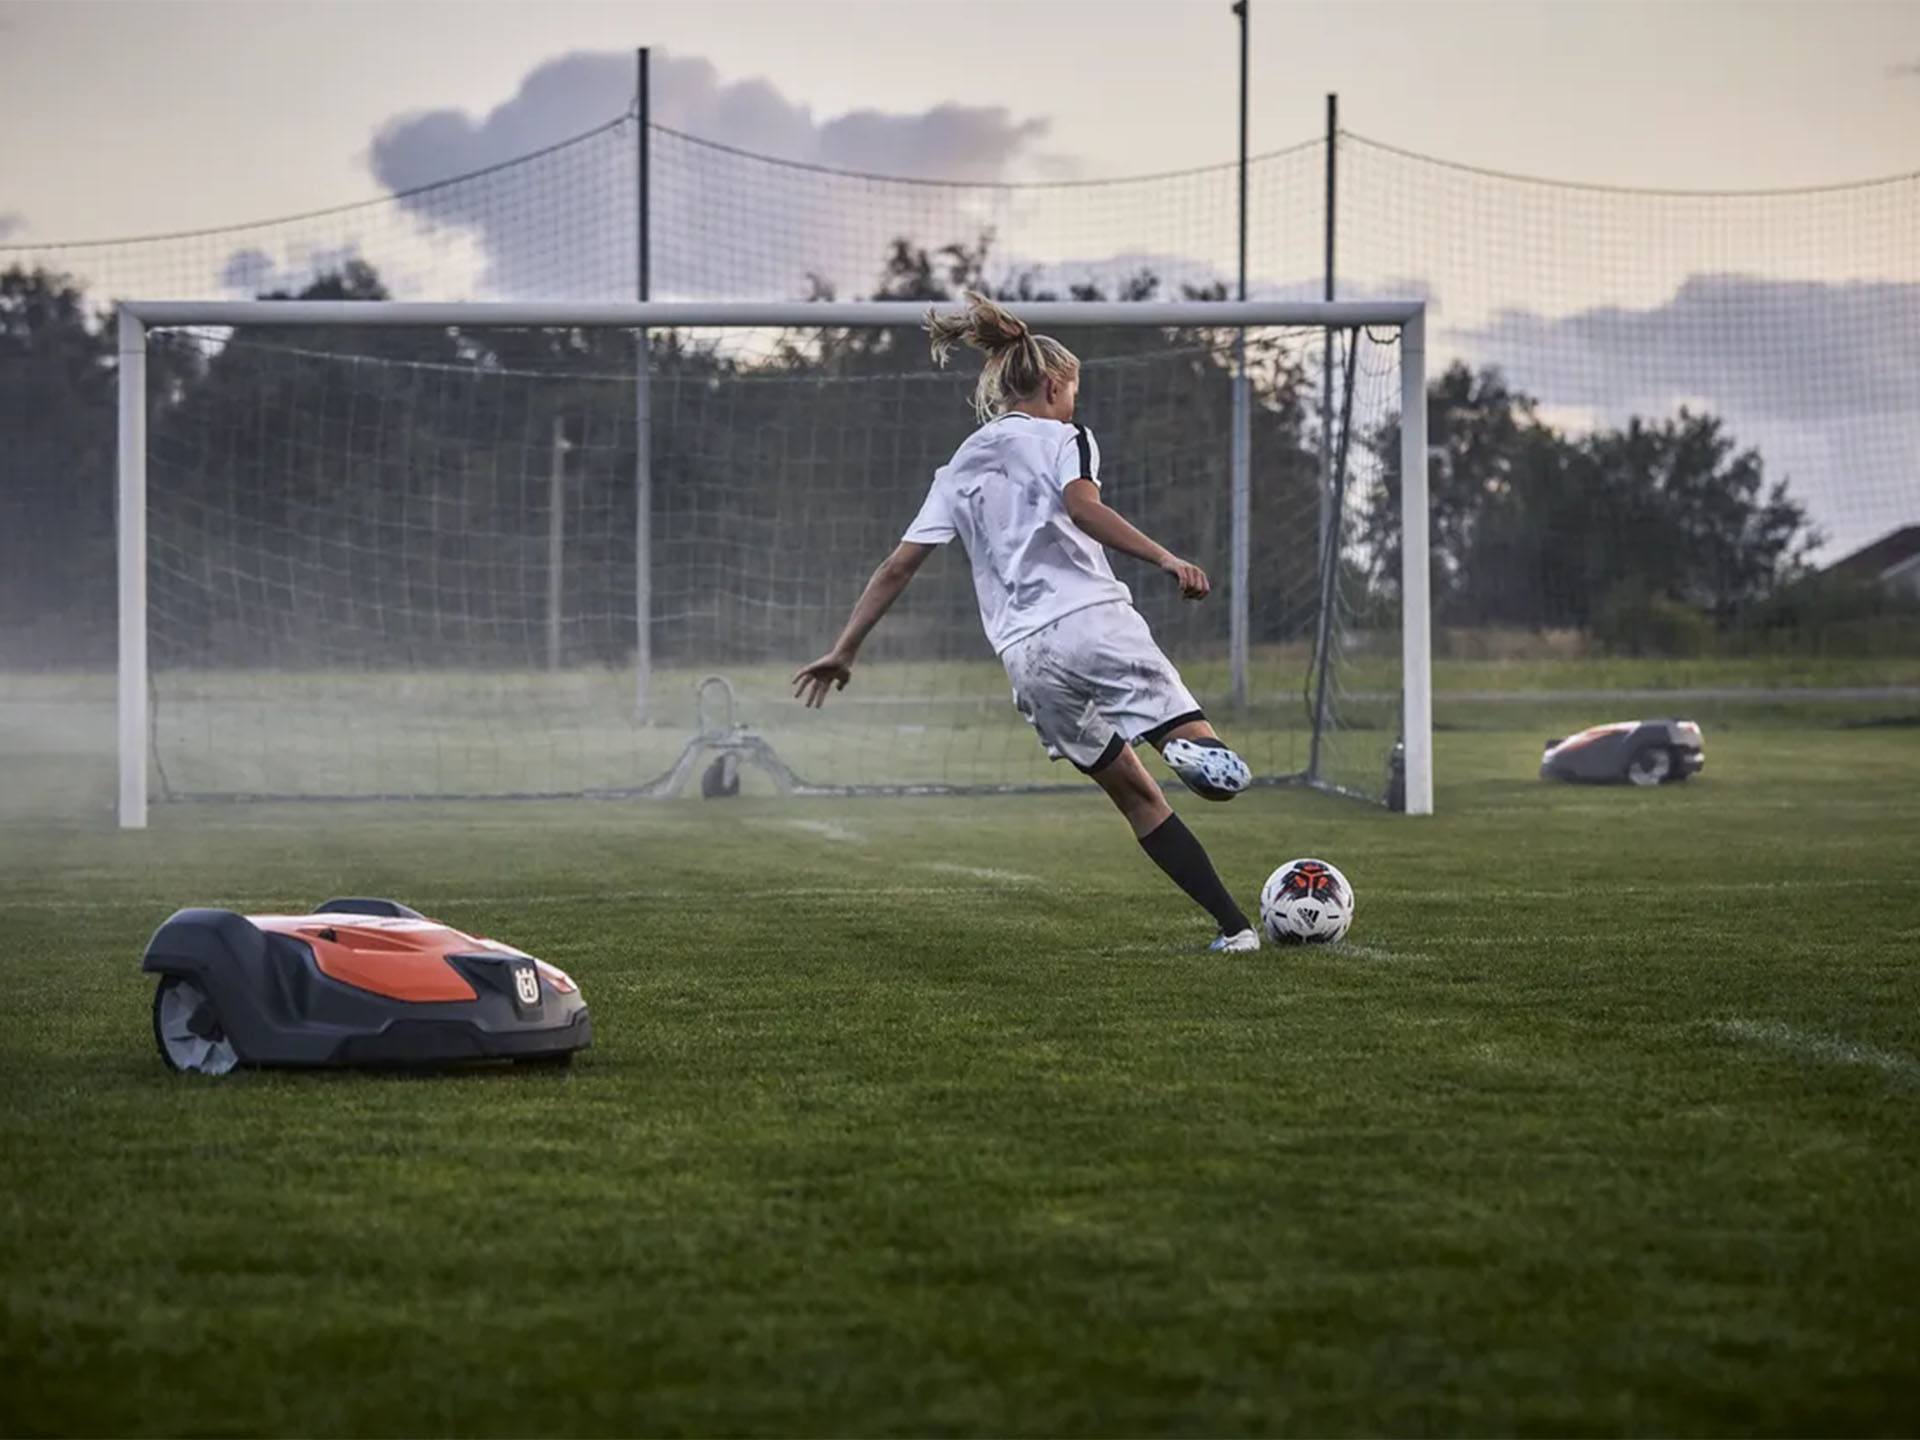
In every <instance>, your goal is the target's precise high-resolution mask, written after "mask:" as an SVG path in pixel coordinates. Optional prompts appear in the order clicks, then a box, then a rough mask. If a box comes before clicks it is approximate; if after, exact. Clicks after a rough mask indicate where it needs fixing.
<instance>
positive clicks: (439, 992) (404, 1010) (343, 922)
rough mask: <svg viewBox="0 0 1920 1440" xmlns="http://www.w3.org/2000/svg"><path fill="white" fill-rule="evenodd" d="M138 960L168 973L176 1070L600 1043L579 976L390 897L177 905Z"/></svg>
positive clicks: (563, 1054) (521, 1051) (559, 1058)
mask: <svg viewBox="0 0 1920 1440" xmlns="http://www.w3.org/2000/svg"><path fill="white" fill-rule="evenodd" d="M140 968H141V969H142V970H147V971H151V972H152V973H154V974H156V975H158V976H159V977H160V983H159V985H158V987H157V988H156V989H155V990H154V993H153V1038H154V1040H155V1042H156V1043H157V1044H158V1045H159V1047H160V1058H161V1059H163V1060H165V1061H166V1063H167V1065H168V1066H169V1068H171V1069H174V1070H180V1071H191V1072H195V1073H198V1074H205V1075H224V1074H226V1073H227V1072H228V1071H230V1070H232V1069H234V1068H235V1067H236V1066H240V1065H272V1066H345V1065H380V1066H389V1065H452V1064H459V1063H462V1062H467V1061H481V1060H506V1061H522V1062H529V1061H540V1062H547V1063H561V1064H564V1063H566V1062H568V1061H570V1060H572V1058H573V1056H574V1054H575V1052H576V1051H580V1050H584V1049H586V1048H587V1046H589V1045H590V1044H592V1043H593V1021H592V1020H591V1019H590V1018H589V1016H588V1014H587V1004H586V1000H585V999H584V998H583V997H582V996H581V994H580V987H579V986H578V985H576V984H575V983H574V982H573V978H572V977H571V976H570V975H568V974H567V973H566V972H565V971H564V970H562V969H560V968H559V967H558V966H557V965H549V964H548V963H547V962H546V961H544V960H536V959H534V958H533V956H531V955H528V954H527V953H526V952H525V951H522V950H516V949H514V948H513V946H511V945H503V944H502V943H501V942H499V941H498V940H485V939H481V938H479V937H478V936H473V935H468V934H465V933H463V932H462V931H459V930H455V929H454V928H453V927H452V926H450V925H443V924H441V923H440V922H439V921H437V920H429V919H427V917H426V916H424V915H422V914H420V912H419V911H417V910H411V909H408V908H407V907H406V906H405V905H402V904H400V903H398V902H397V901H393V900H363V899H339V900H329V901H327V902H326V903H325V904H324V905H321V906H319V907H318V908H317V909H316V910H315V911H314V912H313V913H312V914H311V915H237V914H235V913H234V912H233V911H231V910H198V909H196V910H180V911H176V912H175V913H174V914H173V915H172V916H171V917H170V918H169V919H168V920H167V922H166V923H165V924H164V925H162V926H161V927H160V928H159V929H158V930H156V931H154V933H153V939H152V940H150V941H149V942H148V943H147V952H146V956H145V958H144V959H143V960H142V961H141V965H140Z"/></svg>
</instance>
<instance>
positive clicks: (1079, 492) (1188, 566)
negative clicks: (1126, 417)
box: [1064, 480, 1213, 600]
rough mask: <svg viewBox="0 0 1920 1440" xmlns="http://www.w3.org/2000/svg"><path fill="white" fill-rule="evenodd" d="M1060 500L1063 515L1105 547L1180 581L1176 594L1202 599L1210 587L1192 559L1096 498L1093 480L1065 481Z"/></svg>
mask: <svg viewBox="0 0 1920 1440" xmlns="http://www.w3.org/2000/svg"><path fill="white" fill-rule="evenodd" d="M1064 499H1065V502H1066V507H1067V515H1068V517H1069V518H1070V519H1071V520H1072V521H1073V523H1074V524H1076V525H1078V526H1079V527H1080V528H1081V529H1082V530H1084V531H1085V532H1086V533H1087V534H1089V535H1091V536H1092V537H1093V538H1094V539H1096V540H1098V541H1099V542H1100V543H1101V544H1102V545H1105V546H1106V547H1107V548H1108V549H1109V550H1118V551H1119V552H1120V553H1121V554H1122V555H1131V556H1133V558H1134V559H1136V560H1144V561H1146V562H1147V563H1148V564H1149V565H1158V566H1159V567H1160V568H1161V569H1162V570H1164V571H1166V572H1167V574H1169V575H1171V576H1173V578H1174V579H1175V580H1177V581H1179V582H1180V593H1181V594H1182V595H1184V596H1186V597H1187V599H1189V600H1203V599H1205V598H1206V595H1207V592H1208V591H1209V590H1211V589H1212V588H1213V582H1212V581H1210V580H1208V579H1207V572H1206V571H1204V570H1202V569H1201V568H1200V567H1199V566H1198V565H1195V564H1194V563H1193V562H1192V561H1189V560H1182V559H1181V558H1180V557H1179V556H1178V555H1176V554H1174V553H1173V552H1172V551H1171V550H1169V549H1167V547H1166V546H1164V545H1162V544H1161V543H1160V542H1159V541H1157V540H1155V539H1154V538H1153V537H1152V536H1150V535H1148V534H1146V533H1145V532H1144V531H1141V530H1138V529H1136V528H1134V526H1133V525H1131V524H1129V523H1128V521H1127V518H1126V517H1125V516H1124V515H1122V514H1121V513H1120V512H1119V511H1117V510H1113V509H1109V508H1108V506H1107V503H1106V501H1104V500H1102V499H1101V498H1100V487H1099V486H1098V485H1096V484H1094V483H1093V481H1091V480H1072V481H1069V482H1068V483H1067V487H1066V490H1065V492H1064Z"/></svg>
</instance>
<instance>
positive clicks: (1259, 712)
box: [119, 301, 1433, 827]
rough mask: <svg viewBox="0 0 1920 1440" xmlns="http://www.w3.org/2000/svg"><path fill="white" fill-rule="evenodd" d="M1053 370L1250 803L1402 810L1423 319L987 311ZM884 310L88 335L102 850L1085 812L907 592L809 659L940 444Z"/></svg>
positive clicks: (1418, 661)
mask: <svg viewBox="0 0 1920 1440" xmlns="http://www.w3.org/2000/svg"><path fill="white" fill-rule="evenodd" d="M1016 308H1017V309H1018V310H1019V312H1020V313H1021V314H1022V315H1023V316H1024V317H1025V318H1026V319H1027V320H1028V321H1029V322H1030V323H1031V324H1033V325H1034V326H1035V327H1036V328H1037V329H1040V330H1043V331H1045V332H1047V333H1051V334H1055V335H1058V336H1059V337H1060V338H1061V339H1062V340H1063V341H1064V342H1065V343H1066V344H1067V345H1069V346H1070V347H1071V348H1072V349H1073V350H1074V351H1075V352H1076V353H1077V354H1078V355H1079V356H1080V357H1081V360H1082V367H1083V368H1082V379H1081V390H1080V401H1079V413H1080V418H1081V419H1082V420H1083V421H1084V422H1085V423H1086V424H1087V425H1088V426H1089V427H1090V428H1091V429H1092V430H1093V431H1094V433H1095V435H1096V436H1097V438H1098V441H1099V445H1100V449H1101V452H1102V457H1103V463H1102V480H1103V489H1104V494H1105V497H1106V499H1107V501H1108V503H1110V504H1112V505H1113V506H1115V507H1116V508H1117V509H1119V510H1120V511H1121V512H1122V513H1123V514H1125V515H1127V516H1128V517H1129V518H1131V519H1133V520H1134V521H1136V522H1137V523H1138V524H1140V525H1141V526H1142V527H1143V528H1144V529H1146V530H1147V531H1148V532H1149V533H1150V534H1152V535H1154V536H1155V537H1156V538H1157V539H1160V540H1161V541H1163V542H1164V543H1165V544H1167V545H1168V546H1169V547H1171V548H1172V549H1174V550H1175V551H1176V552H1178V553H1180V554H1182V555H1184V556H1186V557H1188V558H1190V559H1193V560H1195V561H1197V562H1198V563H1200V564H1201V565H1203V566H1205V567H1206V568H1207V569H1208V570H1209V571H1210V572H1211V574H1212V575H1213V577H1214V584H1215V590H1214V594H1213V596H1212V597H1210V598H1209V599H1208V600H1207V601H1205V602H1202V603H1197V604H1196V603H1192V602H1186V601H1182V600H1181V599H1180V598H1179V596H1178V594H1177V592H1176V591H1175V589H1174V587H1173V586H1172V585H1171V583H1170V582H1168V581H1167V580H1166V577H1164V576H1162V575H1160V574H1158V573H1157V572H1154V571H1152V570H1150V569H1148V568H1146V567H1143V566H1139V565H1136V564H1135V563H1134V562H1132V561H1130V560H1126V559H1124V558H1116V561H1115V565H1116V570H1117V573H1119V575H1120V578H1121V579H1122V580H1124V581H1125V582H1126V583H1127V584H1129V585H1130V586H1131V587H1132V589H1133V593H1134V597H1135V602H1136V604H1137V605H1138V606H1139V608H1140V609H1141V610H1142V612H1143V613H1144V614H1145V615H1146V617H1147V619H1148V621H1149V622H1150V623H1151V625H1152V627H1153V629H1154V632H1155V634H1156V636H1157V637H1158V639H1159V640H1160V643H1161V645H1162V648H1164V649H1165V650H1166V651H1167V653H1168V654H1169V655H1170V656H1171V657H1172V658H1173V660H1174V661H1175V663H1176V664H1177V665H1178V666H1179V667H1180V668H1181V671H1182V673H1183V674H1184V676H1185V678H1186V679H1187V681H1188V684H1189V686H1190V687H1191V688H1192V689H1193V690H1194V691H1195V692H1196V693H1197V695H1198V696H1199V698H1200V699H1201V702H1202V703H1203V704H1204V705H1205V706H1206V707H1207V709H1208V711H1209V713H1210V715H1212V717H1213V718H1214V719H1215V721H1216V723H1217V724H1218V725H1219V726H1220V728H1221V730H1222V731H1223V732H1224V733H1226V734H1227V735H1228V736H1229V737H1230V739H1231V740H1232V741H1233V743H1234V744H1235V746H1236V747H1237V748H1238V749H1239V750H1240V752H1241V753H1242V754H1243V755H1245V756H1246V758H1247V759H1248V761H1249V763H1250V764H1251V765H1252V766H1253V768H1254V770H1255V773H1256V775H1257V776H1258V777H1259V778H1260V779H1261V780H1264V781H1267V782H1272V783H1302V784H1310V785H1317V786H1322V787H1326V788H1331V789H1336V790H1340V791H1344V792H1349V793H1352V794H1355V795H1358V796H1363V797H1366V798H1369V799H1372V800H1376V801H1380V802H1382V803H1388V804H1393V805H1395V806H1396V807H1398V808H1404V809H1405V810H1406V811H1408V812H1410V813H1414V814H1423V813H1427V812H1429V811H1430V810H1431V809H1432V803H1433V801H1432V793H1433V791H1432V783H1433V782H1432V747H1431V724H1430V697H1429V689H1430V681H1429V668H1428V616H1427V594H1428V587H1427V526H1426V521H1425V515H1426V509H1427V503H1426V490H1427V485H1426V467H1425V463H1424V456H1425V451H1426V409H1425V404H1424V380H1425V377H1424V366H1423V363H1422V356H1423V339H1422V335H1423V322H1424V312H1423V309H1422V306H1421V305H1420V304H1419V303H1418V302H1367V303H1338V304H1266V303H1247V304H1240V303H1232V302H1191V303H1170V304H1159V303H1155V304H1122V303H1103V302H1092V303H1072V302H1066V303H1059V302H1044V303H1033V304H1026V305H1017V306H1016ZM924 313H925V307H924V306H922V305H918V304H896V303H879V302H875V303H865V304H838V303H828V304H685V303H637V304H549V303H543V304H524V305H522V304H478V303H475V304H411V303H354V302H303V301H258V302H229V303H158V302H140V303H129V304H127V305H124V306H123V307H122V308H121V310H120V319H119V324H120V330H119V352H120V372H119V378H120V452H119V453H120V461H119V640H120V646H119V760H120V796H119V800H120V804H119V813H120V822H121V824H122V825H123V826H128V827H138V826H142V825H144V824H145V823H146V819H147V810H148V804H149V801H150V800H159V801H175V800H183V801H184V800H200V801H204V800H216V799H217V800H240V799H249V798H251V799H273V800H298V799H312V800H374V799H402V798H409V799H434V798H437V799H464V798H502V799H504V798H513V797H561V796H652V795H670V794H680V793H686V792H688V791H690V790H692V789H695V788H700V787H699V786H698V785H696V780H702V781H704V788H705V790H706V791H707V793H725V792H727V791H729V790H731V788H732V787H733V786H734V785H735V784H737V783H741V782H744V783H745V784H746V785H747V786H748V787H749V788H753V787H756V786H762V787H765V788H768V789H772V790H778V791H782V792H786V793H796V794H809V793H815V794H855V793H896V794H900V793H915V794H917V793H939V792H944V791H955V792H966V791H989V792H991V791H1013V790H1021V789H1029V788H1038V787H1044V786H1049V785H1067V784H1074V785H1077V784H1080V783H1083V782H1081V781H1080V779H1079V777H1078V776H1077V775H1074V774H1072V773H1071V772H1070V771H1069V770H1068V769H1067V767H1066V766H1064V765H1050V764H1049V763H1048V761H1047V760H1046V758H1045V755H1044V754H1043V752H1042V751H1041V749H1040V746H1039V745H1038V743H1037V742H1036V741H1035V739H1034V737H1033V735H1032V733H1031V732H1030V731H1029V730H1028V729H1027V727H1026V726H1025V724H1024V722H1022V721H1021V719H1020V717H1019V716H1018V714H1017V713H1016V712H1015V710H1014V708H1013V706H1012V704H1011V703H1010V700H1009V690H1008V685H1007V682H1006V678H1005V675H1004V673H1003V671H1002V670H1001V668H1000V665H999V663H998V662H997V661H996V660H995V658H994V656H993V654H992V652H991V650H990V649H989V648H988V646H987V643H986V641H985V639H984V638H983V636H982V634H981V631H980V625H979V621H978V617H977V611H976V607H975V601H974V596H973V591H972V584H971V578H970V574H969V570H968V567H967V565H966V563H965V559H964V557H962V556H960V555H957V554H946V553H943V554H941V555H938V556H936V557H935V558H934V559H933V560H932V561H931V562H930V563H929V564H928V565H927V566H926V567H925V568H924V569H923V570H922V572H921V574H920V576H919V578H918V579H917V580H916V581H915V583H914V584H913V585H912V586H911V587H910V589H909V590H908V591H907V593H906V595H905V596H904V597H903V598H902V600H901V602H900V603H899V604H898V605H897V606H896V607H895V609H894V611H893V613H891V614H890V615H889V616H888V617H887V619H886V620H885V621H884V622H883V623H882V624H881V626H880V628H879V630H878V631H876V632H875V634H874V636H873V638H872V639H871V640H870V641H869V643H868V645H867V647H866V649H865V650H864V651H863V652H862V655H861V659H860V663H859V665H858V666H857V668H856V670H855V673H854V679H853V683H852V685H851V686H850V687H849V688H848V689H847V690H845V691H844V692H841V693H838V694H836V695H834V696H833V697H832V698H831V699H830V701H829V702H828V704H827V706H826V707H825V709H824V710H821V711H808V710H806V709H804V708H803V707H801V706H800V705H798V704H796V703H795V702H794V701H793V700H792V698H791V693H790V689H789V686H788V678H789V676H790V675H791V673H792V671H793V670H794V668H795V667H796V666H798V665H799V664H801V663H803V662H805V661H807V660H809V659H811V658H813V657H814V656H816V655H817V654H819V653H820V652H821V651H822V650H824V649H825V648H826V647H827V645H828V644H829V643H831V641H832V639H833V637H834V634H835V632H836V630H837V628H838V626H839V625H840V623H841V621H842V620H843V619H844V618H845V615H846V612H847V609H848V607H849V605H850V604H851V602H852V600H853V598H854V597H855V596H856V595H857V594H858V593H859V590H860V588H861V586H862V585H863V584H864V582H865V580H866V578H867V576H868V574H869V573H870V571H871V570H872V568H873V567H874V565H875V564H877V563H878V562H879V560H880V559H882V558H883V557H884V556H885V555H886V553H887V552H888V550H889V549H890V548H891V547H892V546H893V544H894V543H895V542H896V541H897V539H898V537H899V535H900V533H901V531H902V529H903V528H904V527H905V525H906V523H907V522H908V520H909V519H911V517H912V516H913V514H914V513H915V511H916V509H917V508H918V506H919V503H920V501H921V499H922V498H923V496H924V494H925V491H926V488H927V485H928V483H929V482H930V480H931V477H932V474H933V471H934V470H935V468H936V467H938V466H939V465H941V464H943V463H944V462H945V461H946V460H947V458H948V457H949V456H950V455H951V453H952V451H953V449H954V447H955V446H956V445H957V444H958V443H959V442H960V440H961V439H962V438H964V436H965V435H966V434H967V432H968V430H969V428H970V427H971V425H972V423H973V421H972V417H971V414H970V412H969V410H968V407H967V404H966V397H967V394H968V393H969V391H970V388H971V385H972V381H973V378H974V368H973V367H972V366H971V365H968V364H965V363H962V364H960V365H957V366H956V367H954V368H953V369H949V370H945V371H943V370H940V369H937V368H935V367H934V366H933V365H932V364H931V362H930V360H929V359H928V355H927V346H926V344H925V339H924V336H923V335H922V334H921V333H920V330H919V326H920V323H921V321H922V319H923V317H924Z"/></svg>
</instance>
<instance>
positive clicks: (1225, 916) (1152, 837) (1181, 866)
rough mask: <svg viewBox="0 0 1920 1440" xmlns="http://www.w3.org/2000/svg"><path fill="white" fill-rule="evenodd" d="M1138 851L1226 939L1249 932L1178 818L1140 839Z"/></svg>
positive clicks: (1244, 919) (1200, 847)
mask: <svg viewBox="0 0 1920 1440" xmlns="http://www.w3.org/2000/svg"><path fill="white" fill-rule="evenodd" d="M1140 848H1141V849H1142V850H1144V851H1146V852H1147V856H1148V858H1149V859H1151V860H1152V861H1153V863H1154V864H1156V865H1158V866H1159V867H1160V868H1161V869H1162V870H1164V871H1166V872H1167V875H1168V876H1169V877H1170V878H1171V879H1172V881H1173V883H1174V884H1176V885H1178V886H1179V887H1180V888H1181V889H1182V890H1184V891H1186V892H1187V894H1188V895H1190V896H1192V897H1193V900H1194V903H1195V904H1197V905H1199V906H1200V908H1201V909H1203V910H1205V911H1206V912H1207V913H1208V914H1209V915H1211V916H1213V918H1214V919H1215V920H1216V921H1217V922H1218V923H1219V926H1220V929H1221V930H1222V931H1223V932H1225V933H1226V934H1228V935H1238V934H1239V933H1240V932H1241V931H1242V930H1251V929H1252V928H1253V926H1252V924H1251V923H1250V922H1249V921H1248V919H1247V917H1246V916H1245V915H1244V914H1242V913H1241V911H1240V907H1239V906H1238V905H1236V904H1234V903H1233V896H1231V895H1229V894H1228V893H1227V887H1226V886H1224V885H1222V884H1221V883H1220V876H1219V874H1218V873H1217V872H1216V871H1215V870H1214V868H1213V861H1211V860H1209V859H1208V858H1207V851H1206V847H1205V846H1203V845H1202V844H1201V843H1200V842H1199V840H1198V839H1196V838H1195V837H1194V833H1193V832H1192V831H1191V830H1189V829H1187V825H1186V822H1185V821H1184V820H1182V819H1181V818H1180V817H1179V816H1178V815H1169V816H1167V818H1166V819H1164V820H1162V821H1161V822H1160V823H1159V824H1158V825H1156V826H1155V827H1154V828H1153V829H1152V830H1151V831H1149V832H1148V833H1147V834H1145V835H1142V836H1141V837H1140Z"/></svg>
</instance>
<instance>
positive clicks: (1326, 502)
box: [1320, 95, 1351, 569]
mask: <svg viewBox="0 0 1920 1440" xmlns="http://www.w3.org/2000/svg"><path fill="white" fill-rule="evenodd" d="M1339 131H1340V97H1339V96H1338V95H1329V96H1327V150H1326V169H1327V213H1326V222H1327V236H1326V277H1325V279H1324V281H1323V282H1322V284H1321V293H1320V298H1321V299H1322V300H1326V301H1329V302H1330V301H1332V299H1333V235H1334V197H1335V193H1336V192H1335V187H1334V166H1335V164H1336V163H1337V158H1336V152H1335V148H1334V139H1335V137H1336V136H1337V135H1338V134H1339ZM1333 335H1334V332H1333V331H1332V330H1323V331H1322V332H1321V334H1320V564H1321V568H1322V569H1324V568H1325V567H1326V563H1327V557H1326V551H1327V546H1328V545H1329V544H1332V543H1336V542H1335V541H1334V539H1333ZM1349 363H1351V360H1349Z"/></svg>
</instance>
